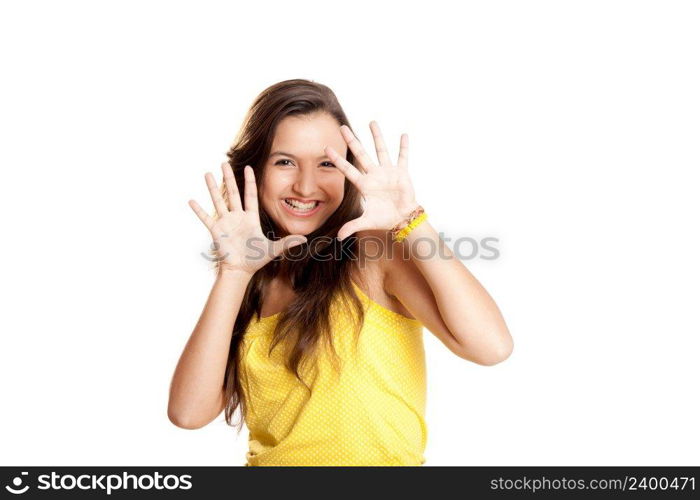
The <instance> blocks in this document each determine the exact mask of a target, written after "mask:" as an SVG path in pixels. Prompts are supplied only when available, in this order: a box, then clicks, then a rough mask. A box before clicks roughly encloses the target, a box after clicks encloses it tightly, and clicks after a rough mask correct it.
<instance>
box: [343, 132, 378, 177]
mask: <svg viewBox="0 0 700 500" xmlns="http://www.w3.org/2000/svg"><path fill="white" fill-rule="evenodd" d="M340 132H341V134H342V136H343V139H345V142H347V143H348V147H349V148H350V151H352V154H353V155H354V156H355V158H357V161H358V162H359V164H360V166H361V167H362V168H363V169H364V170H365V172H369V171H370V170H372V169H373V168H374V162H373V161H372V159H371V158H370V157H369V155H368V154H367V152H366V151H365V148H363V147H362V144H360V141H359V140H357V137H355V134H353V133H352V130H350V127H348V126H347V125H341V126H340Z"/></svg>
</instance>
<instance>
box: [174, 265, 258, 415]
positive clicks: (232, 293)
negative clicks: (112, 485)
mask: <svg viewBox="0 0 700 500" xmlns="http://www.w3.org/2000/svg"><path fill="white" fill-rule="evenodd" d="M251 277H252V275H251V274H249V273H246V272H243V271H238V270H236V271H234V270H230V271H229V270H221V271H220V272H219V274H218V276H217V278H216V281H215V283H214V285H213V287H212V290H211V293H210V294H209V298H208V300H207V303H206V305H205V306H204V310H203V311H202V314H201V316H200V318H199V321H198V322H197V325H196V326H195V328H194V331H193V332H192V335H191V336H190V338H189V340H188V342H187V345H186V346H185V349H184V351H183V353H182V355H181V356H180V360H179V362H178V364H177V368H176V369H175V374H174V375H173V379H172V382H171V384H170V399H169V401H168V418H169V419H170V421H171V422H172V423H173V424H175V425H176V426H178V427H182V428H185V429H198V428H200V427H203V426H205V425H207V424H208V423H209V422H211V421H212V420H214V419H215V418H216V417H217V416H218V415H219V414H220V413H221V411H222V410H223V409H224V407H225V405H226V401H225V399H224V375H225V372H226V364H227V362H228V354H229V348H230V344H231V334H232V332H233V325H234V322H235V320H236V317H237V316H238V311H239V310H240V307H241V302H242V301H243V295H244V294H245V290H246V287H247V286H248V282H249V281H250V279H251Z"/></svg>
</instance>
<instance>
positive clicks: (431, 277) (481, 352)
mask: <svg viewBox="0 0 700 500" xmlns="http://www.w3.org/2000/svg"><path fill="white" fill-rule="evenodd" d="M404 245H408V246H409V248H410V250H411V251H410V256H411V259H412V260H413V262H415V264H416V266H417V267H418V269H419V270H420V272H421V273H422V274H423V276H424V277H425V279H426V281H427V282H428V284H429V285H430V288H431V290H432V292H433V294H434V296H435V300H436V302H437V305H438V308H439V310H440V314H441V316H442V318H443V321H444V322H445V324H446V325H447V327H448V328H449V330H450V332H451V333H452V334H453V335H454V337H455V338H456V339H457V341H458V342H459V343H460V344H461V345H462V346H464V348H465V350H466V351H467V352H468V353H469V355H470V357H471V358H473V359H480V360H485V361H487V362H488V364H491V363H492V362H493V363H496V362H498V361H500V360H503V359H505V358H507V357H508V355H509V354H510V352H511V350H512V348H513V340H512V337H511V335H510V333H509V331H508V328H507V326H506V324H505V321H504V319H503V316H502V315H501V312H500V310H499V308H498V306H497V305H496V303H495V302H494V300H493V299H492V298H491V296H490V295H489V293H488V292H487V291H486V290H485V289H484V287H483V286H481V284H480V283H479V281H478V280H477V279H476V278H475V277H474V276H473V275H472V273H471V272H470V271H469V270H468V269H467V268H466V267H465V266H464V264H463V263H462V262H461V261H460V260H459V259H458V258H457V257H455V255H454V254H453V253H452V251H451V250H450V249H449V248H448V247H447V245H446V244H445V242H444V241H443V240H442V239H441V238H440V236H439V235H438V233H437V232H436V231H435V229H434V228H433V227H432V226H431V225H430V224H429V223H428V221H427V220H426V221H424V222H423V223H421V224H419V225H418V226H417V227H415V228H414V229H413V230H412V231H411V232H410V233H409V234H408V236H407V237H406V239H405V240H404Z"/></svg>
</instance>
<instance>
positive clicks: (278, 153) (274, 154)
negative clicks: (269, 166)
mask: <svg viewBox="0 0 700 500" xmlns="http://www.w3.org/2000/svg"><path fill="white" fill-rule="evenodd" d="M273 156H291V157H292V158H294V159H295V160H296V159H297V157H296V156H294V155H293V154H292V153H285V152H284V151H275V152H274V153H271V154H270V157H273ZM323 158H328V155H321V156H319V157H318V158H316V159H317V160H322V159H323Z"/></svg>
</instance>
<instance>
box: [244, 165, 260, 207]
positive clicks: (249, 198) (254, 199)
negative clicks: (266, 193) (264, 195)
mask: <svg viewBox="0 0 700 500" xmlns="http://www.w3.org/2000/svg"><path fill="white" fill-rule="evenodd" d="M243 175H244V177H245V209H246V211H251V212H257V211H258V186H257V184H256V183H255V173H254V172H253V167H251V166H250V165H246V166H245V168H244V169H243Z"/></svg>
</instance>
